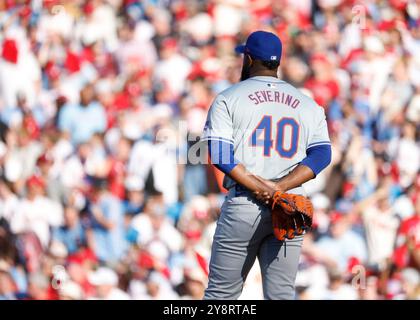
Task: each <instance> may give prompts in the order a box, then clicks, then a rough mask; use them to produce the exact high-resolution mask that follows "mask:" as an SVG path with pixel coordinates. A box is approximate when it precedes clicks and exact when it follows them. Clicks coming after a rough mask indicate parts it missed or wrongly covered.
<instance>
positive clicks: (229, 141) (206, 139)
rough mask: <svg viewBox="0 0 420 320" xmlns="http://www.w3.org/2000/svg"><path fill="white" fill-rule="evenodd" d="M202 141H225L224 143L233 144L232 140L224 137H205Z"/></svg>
mask: <svg viewBox="0 0 420 320" xmlns="http://www.w3.org/2000/svg"><path fill="white" fill-rule="evenodd" d="M202 140H203V141H210V140H217V141H224V142H227V143H230V144H233V140H232V139H227V138H223V137H216V136H208V137H204V138H202Z"/></svg>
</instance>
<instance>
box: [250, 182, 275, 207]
mask: <svg viewBox="0 0 420 320" xmlns="http://www.w3.org/2000/svg"><path fill="white" fill-rule="evenodd" d="M257 179H258V180H259V181H260V182H261V184H262V186H261V188H260V190H257V191H255V192H254V196H255V198H256V199H257V200H258V201H261V202H262V203H264V204H270V202H271V200H272V198H273V194H274V192H276V191H277V185H276V183H275V182H273V181H270V180H266V179H263V178H261V177H257Z"/></svg>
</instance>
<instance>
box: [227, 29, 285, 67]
mask: <svg viewBox="0 0 420 320" xmlns="http://www.w3.org/2000/svg"><path fill="white" fill-rule="evenodd" d="M235 51H236V52H237V53H246V54H249V55H250V56H251V57H252V58H255V59H258V60H262V61H280V58H281V52H282V44H281V40H280V39H279V37H277V36H276V35H275V34H274V33H271V32H267V31H255V32H253V33H251V34H250V35H249V37H248V39H247V40H246V44H245V45H240V46H237V47H236V48H235Z"/></svg>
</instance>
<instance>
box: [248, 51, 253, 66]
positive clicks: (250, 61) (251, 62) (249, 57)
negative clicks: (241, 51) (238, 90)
mask: <svg viewBox="0 0 420 320" xmlns="http://www.w3.org/2000/svg"><path fill="white" fill-rule="evenodd" d="M246 60H247V65H248V67H251V66H252V64H253V63H254V60H252V57H251V56H250V55H249V54H246Z"/></svg>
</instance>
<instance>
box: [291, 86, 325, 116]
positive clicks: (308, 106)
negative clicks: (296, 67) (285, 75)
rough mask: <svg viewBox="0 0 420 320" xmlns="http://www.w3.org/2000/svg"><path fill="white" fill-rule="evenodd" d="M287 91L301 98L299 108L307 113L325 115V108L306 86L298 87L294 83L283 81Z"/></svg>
mask: <svg viewBox="0 0 420 320" xmlns="http://www.w3.org/2000/svg"><path fill="white" fill-rule="evenodd" d="M283 85H284V88H285V91H287V92H288V93H289V94H291V95H293V96H294V97H295V98H297V99H299V101H300V103H299V107H298V108H299V110H301V111H303V112H304V113H305V114H308V115H311V116H314V117H319V116H323V115H324V108H323V107H321V106H320V105H319V104H318V103H317V102H316V101H315V100H314V99H313V98H312V97H311V92H310V91H309V90H308V89H306V88H297V87H295V86H293V85H292V84H290V83H288V82H286V81H283Z"/></svg>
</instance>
